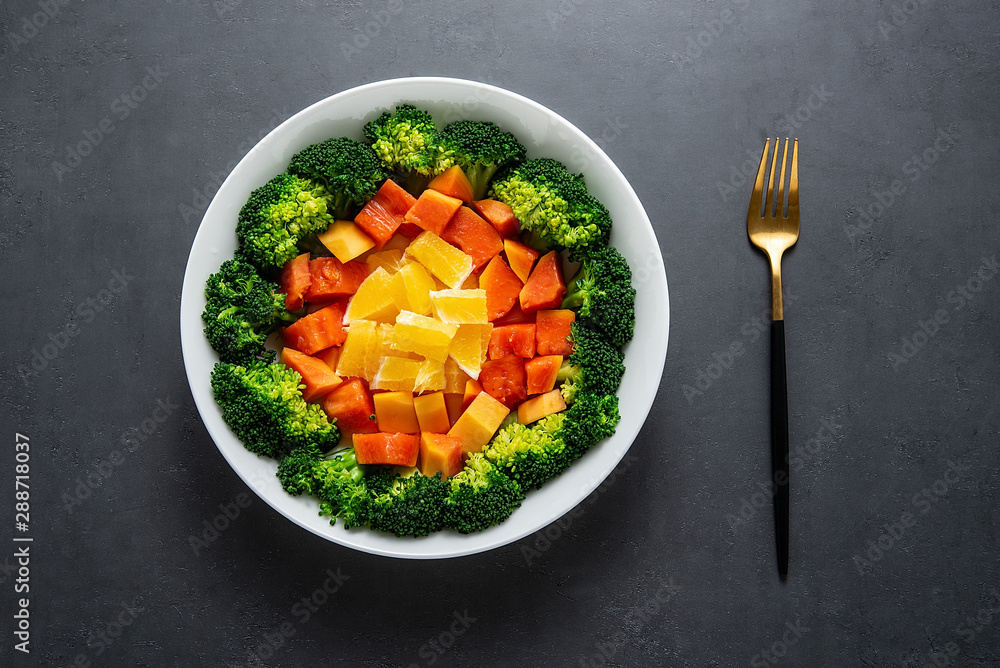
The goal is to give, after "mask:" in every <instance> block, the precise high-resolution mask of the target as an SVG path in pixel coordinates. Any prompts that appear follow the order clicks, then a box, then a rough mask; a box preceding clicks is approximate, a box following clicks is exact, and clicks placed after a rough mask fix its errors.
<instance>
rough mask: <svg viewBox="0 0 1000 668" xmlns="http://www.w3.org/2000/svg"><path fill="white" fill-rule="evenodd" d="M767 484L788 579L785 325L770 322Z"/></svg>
mask: <svg viewBox="0 0 1000 668" xmlns="http://www.w3.org/2000/svg"><path fill="white" fill-rule="evenodd" d="M771 482H772V483H774V539H775V544H776V546H777V548H778V575H779V576H780V577H781V579H782V580H784V579H785V578H787V577H788V483H789V480H788V383H787V380H786V378H785V321H784V320H772V321H771Z"/></svg>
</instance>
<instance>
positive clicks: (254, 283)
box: [201, 260, 294, 364]
mask: <svg viewBox="0 0 1000 668" xmlns="http://www.w3.org/2000/svg"><path fill="white" fill-rule="evenodd" d="M205 298H206V303H205V310H204V311H203V312H202V314H201V319H202V321H203V322H204V323H205V337H206V338H207V339H208V342H209V343H210V344H211V345H212V347H213V348H214V349H215V351H216V352H217V353H219V359H221V360H222V361H223V362H230V363H233V364H239V363H243V362H250V361H252V360H254V359H267V358H270V357H273V354H268V353H267V352H266V351H265V350H264V341H265V340H266V339H267V336H268V335H269V334H270V333H271V332H273V331H274V330H275V328H276V327H277V326H278V325H279V324H280V323H283V322H289V321H291V320H293V319H294V316H292V315H291V314H290V313H288V311H286V310H285V295H284V294H283V293H281V292H278V286H277V285H275V284H274V283H271V282H270V281H266V280H264V279H263V278H261V277H260V275H259V274H258V273H257V270H256V269H254V267H253V266H252V265H250V264H248V263H246V262H243V261H241V260H226V261H225V262H223V263H222V266H221V267H219V271H218V272H217V273H214V274H212V275H211V276H209V277H208V281H207V282H206V283H205Z"/></svg>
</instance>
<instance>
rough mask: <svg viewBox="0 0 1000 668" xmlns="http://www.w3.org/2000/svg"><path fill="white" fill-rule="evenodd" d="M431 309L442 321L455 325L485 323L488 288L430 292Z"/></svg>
mask: <svg viewBox="0 0 1000 668" xmlns="http://www.w3.org/2000/svg"><path fill="white" fill-rule="evenodd" d="M430 298H431V310H433V312H434V317H435V318H437V319H438V320H440V321H441V322H450V323H451V324H453V325H485V324H486V323H488V322H489V321H490V319H489V316H488V315H487V313H486V290H479V289H478V288H477V289H475V290H435V291H433V292H431V293H430Z"/></svg>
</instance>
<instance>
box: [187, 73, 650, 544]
mask: <svg viewBox="0 0 1000 668" xmlns="http://www.w3.org/2000/svg"><path fill="white" fill-rule="evenodd" d="M441 86H448V87H458V88H459V89H463V90H468V91H470V92H472V91H477V92H478V91H484V92H485V93H486V94H487V99H497V100H504V101H505V102H504V104H503V105H502V106H503V107H504V108H506V107H508V106H510V105H511V104H513V105H515V106H516V105H524V106H525V107H527V108H528V109H531V110H532V111H534V112H535V113H536V114H538V115H539V116H540V117H544V118H546V119H547V121H548V122H549V123H550V124H551V125H553V126H555V128H556V129H557V130H559V131H562V134H565V135H569V137H568V139H569V140H571V141H573V142H576V143H577V145H582V146H584V147H585V148H586V149H587V150H588V151H589V152H590V155H592V156H593V157H595V158H596V159H597V161H598V165H599V169H600V170H601V171H607V172H609V173H610V175H612V176H613V177H615V179H616V180H617V181H618V182H616V183H615V184H614V188H615V189H616V191H617V192H618V194H620V195H621V196H623V197H624V198H625V200H626V202H627V204H629V205H630V206H631V208H632V209H634V210H633V211H632V212H631V213H632V214H633V215H632V219H631V220H630V221H629V223H628V225H629V230H630V235H631V234H638V233H639V232H641V233H645V235H646V236H647V237H648V238H646V239H645V241H646V242H647V243H642V241H641V240H640V246H641V247H642V249H643V250H642V252H643V254H644V257H645V260H644V266H643V268H642V269H643V271H645V272H646V274H647V275H648V277H649V278H648V279H647V288H648V290H649V292H650V293H652V292H656V293H660V292H661V291H662V299H663V309H662V311H658V310H657V311H655V312H652V311H651V312H649V313H644V314H643V316H644V317H643V318H642V321H644V320H646V319H647V318H654V319H655V320H656V323H654V324H659V325H660V326H662V334H663V336H662V340H660V339H658V338H654V340H652V341H651V342H648V343H650V344H652V345H647V346H646V347H647V348H651V350H650V351H648V352H649V353H652V357H649V356H648V355H647V356H646V357H645V358H644V361H643V369H642V370H641V371H642V380H643V381H644V386H643V387H642V388H640V389H641V390H642V391H640V392H638V394H637V395H636V396H635V397H632V403H631V404H630V406H629V413H630V414H633V415H636V416H638V417H636V418H633V419H630V420H629V421H628V422H626V420H625V413H624V411H623V415H622V421H621V422H620V423H619V425H618V430H617V431H616V433H615V435H614V436H612V437H610V438H608V439H605V440H604V441H602V442H601V443H599V444H598V445H596V446H594V448H592V449H591V451H588V453H587V454H585V455H584V457H582V458H581V459H580V460H577V461H576V462H574V464H573V466H571V467H570V469H568V470H567V471H565V472H563V473H562V474H561V475H560V477H559V478H556V479H554V480H552V481H550V482H549V483H547V484H546V485H545V486H543V488H542V489H539V490H532V491H529V492H528V494H527V498H526V499H525V502H524V503H523V504H522V508H519V509H518V510H517V511H515V513H514V515H512V516H511V517H510V518H508V519H507V520H506V521H505V522H503V523H501V524H499V525H496V526H494V527H491V528H490V529H487V530H486V531H482V532H478V533H475V534H468V535H463V534H458V533H457V532H450V534H451V535H449V536H448V539H446V540H444V541H436V542H444V543H445V545H446V546H447V545H449V544H452V545H451V547H444V548H436V549H431V550H424V551H421V550H413V549H409V550H408V549H406V547H407V546H416V545H420V544H421V543H422V542H429V541H428V538H431V537H434V536H441V535H442V534H444V533H445V532H437V533H436V534H432V536H431V537H428V538H418V539H413V538H399V537H395V536H389V535H387V534H381V533H378V532H374V531H372V530H371V529H368V528H360V529H352V530H350V531H348V530H345V529H343V525H342V523H340V522H338V523H337V525H335V526H331V525H330V524H329V522H328V520H327V519H326V518H322V522H321V523H317V522H316V521H314V520H315V518H312V519H313V521H307V519H306V517H305V516H303V514H302V508H301V504H299V503H294V501H296V500H299V499H302V497H293V496H291V495H289V494H287V492H285V491H284V490H283V489H281V486H280V484H278V483H277V480H276V478H275V477H274V476H273V473H272V475H271V476H270V480H268V479H264V478H261V477H260V476H259V475H256V474H252V473H251V471H250V470H249V468H250V467H248V466H247V465H246V464H247V462H248V461H249V460H248V459H247V458H246V457H245V454H246V453H248V451H247V450H246V449H245V448H244V447H243V444H242V443H241V442H240V441H239V440H238V439H236V437H235V435H233V434H232V432H231V431H230V430H229V428H228V426H227V425H226V424H225V422H221V412H220V411H219V409H218V405H217V404H216V403H215V400H214V397H213V396H212V394H211V388H210V386H209V383H208V380H209V370H208V369H206V368H204V366H201V365H200V364H198V361H196V357H197V354H200V353H202V352H203V349H204V348H205V346H207V342H206V341H205V340H204V335H203V333H202V325H201V317H200V315H201V310H202V308H203V304H204V293H203V285H204V280H205V278H206V277H207V275H208V274H209V273H212V272H214V271H216V270H217V268H218V265H215V266H212V267H209V268H207V269H206V268H205V267H204V266H200V264H199V263H198V262H197V260H198V259H199V258H198V256H199V254H200V253H199V252H200V251H204V245H205V244H206V243H208V238H209V235H210V234H211V233H212V232H217V230H215V224H214V223H213V221H214V220H215V218H216V217H217V216H218V215H219V214H218V212H217V211H218V209H219V208H220V207H221V206H223V205H222V204H221V202H222V200H223V197H222V196H223V194H224V193H226V194H229V193H230V191H232V190H233V189H234V188H237V187H238V186H237V185H236V184H237V182H238V181H240V180H245V178H246V176H245V174H247V173H248V172H249V171H250V169H251V167H252V166H253V165H254V164H255V163H257V162H258V161H260V160H261V159H262V157H268V156H266V155H265V154H266V153H267V152H268V151H273V149H274V148H275V145H276V144H278V143H279V139H280V138H282V137H284V136H285V135H288V134H291V133H293V132H294V130H295V128H297V127H300V126H302V124H304V123H306V122H307V121H308V120H309V119H311V118H312V117H313V116H315V115H316V114H317V112H321V111H324V110H327V109H328V108H329V109H330V110H331V111H334V110H335V109H336V107H337V106H338V105H341V104H343V103H345V102H347V101H349V100H351V99H352V98H359V97H365V96H367V95H371V94H376V93H379V92H382V91H387V90H392V89H395V88H404V89H405V88H412V87H418V88H419V87H441ZM395 98H396V99H397V101H404V100H406V99H407V96H406V95H405V94H397V95H396V96H395ZM443 104H444V105H455V104H461V103H456V102H445V103H443ZM498 108H500V107H498ZM377 110H378V107H371V108H369V112H374V111H377ZM472 117H473V118H475V114H473V115H472ZM331 120H335V121H336V120H343V117H342V116H337V115H336V114H335V113H334V114H332V115H331ZM359 130H360V127H359ZM515 135H517V133H516V132H515ZM519 138H521V137H519ZM521 139H522V142H523V143H525V145H526V146H528V144H529V142H525V141H524V139H523V138H521ZM298 148H299V149H301V148H304V146H299V147H298ZM529 152H530V147H529ZM278 169H279V170H280V169H281V167H279V168H278ZM276 173H277V172H276ZM259 185H260V184H259V183H258V184H253V185H252V186H251V189H252V188H256V187H258V186H259ZM588 188H591V189H592V190H593V188H592V186H591V184H590V183H588ZM244 201H245V197H244ZM602 201H603V198H602ZM605 203H607V202H605ZM610 208H611V207H609V209H610ZM614 213H615V212H614V211H612V215H613V217H614ZM615 225H616V227H615V230H617V231H618V232H619V235H617V236H621V235H620V232H621V225H622V222H621V221H620V220H616V223H615ZM232 227H235V223H233V225H232V226H231V227H230V230H231V229H232ZM615 236H616V235H615V233H614V232H613V233H612V238H614V237H615ZM630 238H631V236H630ZM648 242H652V243H648ZM614 245H616V246H618V245H619V244H617V243H616V244H614ZM212 250H213V252H215V251H214V249H212ZM619 250H621V248H619ZM627 257H628V256H627ZM223 259H224V258H223ZM629 259H630V264H632V258H631V257H630V258H629ZM221 261H222V259H219V261H218V262H219V264H221ZM632 269H633V277H634V278H633V283H635V275H636V267H635V266H633V267H632ZM643 296H644V297H645V296H646V295H643ZM654 296H658V294H657V295H654ZM639 301H641V300H637V309H636V312H637V316H639V314H640V311H639V308H638V303H639ZM669 312H670V308H669V290H668V286H667V279H666V272H665V269H664V266H663V258H662V254H661V252H660V248H659V243H658V242H657V240H656V234H655V231H654V230H653V227H652V224H651V223H650V221H649V217H648V215H647V214H646V212H645V209H644V208H643V206H642V203H641V202H640V201H639V198H638V196H637V195H636V194H635V191H634V189H633V188H632V186H631V184H630V183H629V181H628V179H626V178H625V176H624V174H623V173H622V172H621V170H620V169H619V168H618V166H617V165H616V164H615V163H614V161H613V160H611V158H610V157H609V156H607V154H606V153H604V151H603V150H602V149H601V147H600V146H598V145H597V143H596V142H594V140H593V139H591V138H590V137H589V136H588V135H587V134H586V133H584V132H583V131H581V130H580V129H579V128H577V127H576V126H575V125H574V124H573V123H571V122H570V121H568V120H566V119H565V118H564V117H562V116H561V115H560V114H558V113H556V112H555V111H553V110H551V109H549V108H548V107H546V106H544V105H542V104H540V103H538V102H535V101H534V100H531V99H530V98H527V97H524V96H522V95H520V94H518V93H515V92H513V91H510V90H507V89H505V88H500V87H498V86H495V85H492V84H487V83H482V82H478V81H472V80H468V79H459V78H452V77H400V78H394V79H386V80H381V81H375V82H371V83H367V84H362V85H360V86H355V87H352V88H349V89H346V90H343V91H340V92H338V93H335V94H333V95H330V96H328V97H326V98H323V99H321V100H318V101H317V102H314V103H313V104H311V105H309V106H307V107H305V108H304V109H302V110H301V111H299V112H297V113H295V114H293V115H292V116H291V117H289V118H288V119H287V120H285V121H284V122H282V123H281V124H279V125H278V126H277V127H275V128H274V129H273V130H271V132H269V133H268V134H267V135H265V136H264V137H263V138H262V139H261V140H260V141H258V142H257V144H255V145H254V146H253V147H252V148H251V149H250V150H249V151H248V152H247V154H246V155H245V156H244V157H243V158H242V159H241V160H240V161H239V162H238V163H237V165H236V167H234V168H233V170H232V171H231V172H230V173H229V174H228V175H227V177H226V179H225V180H224V181H223V182H222V184H221V185H220V186H219V188H218V190H217V191H216V193H215V194H214V196H213V198H212V201H211V202H210V203H209V205H208V207H207V209H206V211H205V214H204V216H203V217H202V220H201V222H200V223H199V226H198V230H197V233H196V234H195V237H194V240H193V241H192V245H191V251H190V252H189V254H188V259H187V263H186V265H185V272H184V280H183V287H182V294H181V307H180V326H181V349H182V355H183V361H184V366H185V371H186V375H187V378H188V384H189V387H190V389H191V394H192V397H193V398H194V400H195V405H196V407H197V409H198V412H199V415H200V417H201V419H202V422H203V424H204V425H205V428H206V429H207V431H208V432H209V435H210V437H211V438H212V441H213V442H214V443H215V445H216V447H217V448H218V449H219V451H220V453H221V454H222V455H223V458H225V459H226V461H227V463H228V464H229V465H230V467H231V468H232V469H233V470H234V471H235V472H236V474H237V475H238V476H239V477H240V478H241V479H242V480H243V481H244V482H245V483H246V484H247V485H248V486H250V487H251V488H252V489H254V491H255V493H256V494H257V495H258V496H259V497H260V498H261V499H263V500H264V501H265V502H266V503H267V504H268V505H269V506H270V507H271V508H273V509H274V510H277V511H278V512H279V513H280V514H282V515H283V516H285V517H286V518H287V519H289V520H291V521H292V522H293V523H295V524H297V525H299V526H301V527H302V528H304V529H307V530H308V531H310V532H312V533H314V534H316V535H318V536H321V537H322V538H325V539H326V540H329V541H331V542H334V543H337V544H339V545H342V546H344V547H349V548H352V549H356V550H359V551H362V552H367V553H370V554H377V555H381V556H387V557H395V558H408V559H443V558H453V557H459V556H466V555H471V554H477V553H480V552H485V551H488V550H493V549H496V548H498V547H502V546H504V545H508V544H511V543H513V542H515V541H518V540H520V539H522V538H524V537H525V536H527V535H529V534H532V533H534V532H537V531H539V530H541V529H543V528H545V527H546V526H548V525H549V524H551V523H552V522H555V521H556V520H558V519H559V518H561V517H562V516H564V515H565V514H566V513H568V512H570V511H571V510H573V509H574V508H575V507H577V506H579V505H580V504H581V503H582V502H583V501H584V500H586V499H588V498H590V497H592V495H593V494H594V493H595V490H596V489H597V488H598V486H599V485H600V484H601V483H602V482H603V481H604V480H605V479H606V478H607V477H608V476H609V475H610V474H611V472H612V471H614V470H615V469H616V468H617V467H618V464H619V462H620V461H621V460H622V458H623V457H624V456H625V454H626V452H627V451H628V449H629V448H630V447H631V445H632V443H633V442H634V440H635V438H636V436H637V435H638V433H639V431H640V429H641V428H642V426H643V425H644V424H645V421H646V419H647V418H648V414H649V411H650V409H651V407H652V404H653V401H654V399H655V396H656V393H657V389H658V387H659V383H660V379H661V378H662V374H663V368H664V365H665V361H666V352H667V345H668V339H669V324H670V317H669ZM640 321H641V320H640V319H639V318H638V317H637V326H636V335H637V338H638V335H639V333H640V329H639V323H640ZM199 339H200V341H199ZM660 344H662V345H660ZM635 348H636V341H635V340H633V342H631V343H629V344H627V345H626V347H625V352H626V368H627V370H626V378H629V372H628V369H630V368H631V367H630V365H629V361H628V360H629V356H628V351H629V350H630V349H635ZM209 350H211V348H210V347H209ZM212 353H213V355H214V351H212ZM214 359H215V360H217V357H215V358H214ZM632 364H633V365H634V364H637V361H636V360H634V359H633V361H632ZM632 370H633V375H634V374H635V373H637V372H638V371H639V369H632ZM654 378H655V383H654V382H653V380H652V379H654ZM206 386H208V390H207V405H206V393H205V390H206ZM622 386H623V387H624V386H625V381H624V380H623V383H622ZM621 396H622V389H621V388H619V398H621ZM220 422H221V424H220ZM233 441H235V443H236V444H237V445H238V446H239V448H238V450H234V449H233V448H232V447H231V446H232V442H233ZM612 446H613V447H612ZM594 451H600V459H599V461H600V462H602V464H601V466H599V467H594V468H596V469H597V470H598V472H597V474H596V475H593V476H591V477H590V478H588V479H587V480H585V482H584V483H583V484H582V485H580V486H579V487H578V489H577V490H576V492H575V494H573V495H571V497H572V499H573V500H572V502H571V503H568V502H567V501H566V499H565V498H562V497H559V498H557V499H556V501H557V502H556V503H555V504H554V505H549V506H545V507H546V508H549V509H550V512H547V513H546V514H545V517H544V521H541V522H539V521H537V520H530V521H522V522H520V523H517V522H512V520H513V519H514V517H516V516H517V514H518V513H519V512H521V511H522V510H524V509H525V508H524V507H525V506H526V505H539V504H538V503H535V504H529V500H530V499H532V497H533V496H536V495H541V493H542V492H545V490H546V489H547V488H548V489H550V490H551V489H553V488H557V487H558V486H559V485H558V483H559V481H560V479H562V478H565V477H566V476H568V474H570V473H571V472H573V470H574V468H575V467H578V466H580V464H581V463H582V462H583V461H584V460H585V459H586V458H587V457H588V456H590V455H592V454H593V453H594ZM251 456H253V455H252V453H251ZM253 457H254V460H255V461H258V462H267V463H268V466H270V468H271V470H272V471H273V469H274V467H275V466H276V462H274V461H273V460H270V459H266V458H257V457H256V456H253ZM258 467H259V465H258ZM275 487H277V490H278V492H280V495H281V496H279V497H275V494H274V489H275ZM548 496H552V495H551V494H549V495H548ZM283 497H287V498H283ZM289 500H293V502H289ZM306 500H307V501H308V502H310V503H311V506H310V507H311V508H312V510H313V513H312V514H313V515H314V516H315V515H316V506H317V503H316V501H315V500H314V499H311V498H308V499H306ZM505 527H506V528H505ZM515 527H516V528H515ZM498 530H499V531H498ZM360 532H364V533H363V534H362V533H360ZM371 536H375V537H377V539H375V538H372V539H371V540H365V539H364V538H365V537H371ZM452 536H454V540H451V537H452ZM359 538H360V539H359ZM436 542H435V544H436Z"/></svg>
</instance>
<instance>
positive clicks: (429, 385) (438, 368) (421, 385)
mask: <svg viewBox="0 0 1000 668" xmlns="http://www.w3.org/2000/svg"><path fill="white" fill-rule="evenodd" d="M418 364H419V365H420V370H419V371H418V372H417V378H416V380H415V381H414V383H413V392H414V393H415V394H420V393H421V392H435V391H437V390H443V389H444V364H442V363H440V362H435V361H434V360H426V361H424V362H418Z"/></svg>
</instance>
